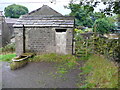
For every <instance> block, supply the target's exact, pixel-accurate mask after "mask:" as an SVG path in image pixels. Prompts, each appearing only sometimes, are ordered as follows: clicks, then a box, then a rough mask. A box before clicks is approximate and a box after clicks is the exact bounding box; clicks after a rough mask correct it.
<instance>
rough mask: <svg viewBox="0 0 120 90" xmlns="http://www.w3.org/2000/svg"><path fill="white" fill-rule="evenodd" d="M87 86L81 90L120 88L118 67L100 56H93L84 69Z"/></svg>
mask: <svg viewBox="0 0 120 90" xmlns="http://www.w3.org/2000/svg"><path fill="white" fill-rule="evenodd" d="M82 70H83V73H82V74H86V75H87V77H86V80H85V82H86V84H85V85H83V86H80V87H81V88H118V66H117V65H115V64H114V63H113V62H111V61H109V60H107V59H105V58H104V57H103V56H100V55H92V56H91V57H90V58H89V60H88V61H87V62H86V63H85V66H84V67H82Z"/></svg>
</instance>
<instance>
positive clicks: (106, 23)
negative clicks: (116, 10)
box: [93, 18, 115, 34]
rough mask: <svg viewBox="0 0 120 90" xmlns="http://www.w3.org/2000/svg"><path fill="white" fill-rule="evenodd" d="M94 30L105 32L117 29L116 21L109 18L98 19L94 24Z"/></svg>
mask: <svg viewBox="0 0 120 90" xmlns="http://www.w3.org/2000/svg"><path fill="white" fill-rule="evenodd" d="M93 27H94V28H93V30H94V31H96V32H98V33H101V34H104V33H108V32H110V31H112V30H113V29H115V25H114V23H112V22H110V19H109V18H102V19H97V20H96V21H95V23H94V25H93Z"/></svg>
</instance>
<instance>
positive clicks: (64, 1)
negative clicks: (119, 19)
mask: <svg viewBox="0 0 120 90" xmlns="http://www.w3.org/2000/svg"><path fill="white" fill-rule="evenodd" d="M52 1H53V3H51V2H52ZM54 1H56V2H54ZM76 1H77V0H76ZM78 1H79V0H78ZM69 2H70V0H21V1H20V0H0V11H4V8H5V7H7V6H9V5H11V4H19V5H23V6H25V7H27V8H28V10H29V12H31V11H33V10H36V9H38V8H40V7H42V6H43V5H48V6H50V7H51V8H53V9H54V10H56V11H58V12H59V13H61V14H63V15H67V14H69V13H70V10H69V9H65V8H64V6H65V5H68V4H69ZM76 3H77V2H76ZM104 7H105V6H103V5H99V6H98V8H96V9H95V10H96V11H98V10H99V8H104ZM3 13H4V12H3Z"/></svg>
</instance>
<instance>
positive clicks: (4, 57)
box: [0, 53, 16, 61]
mask: <svg viewBox="0 0 120 90" xmlns="http://www.w3.org/2000/svg"><path fill="white" fill-rule="evenodd" d="M15 56H16V54H14V53H12V54H5V55H0V61H10V60H11V59H12V58H14V57H15Z"/></svg>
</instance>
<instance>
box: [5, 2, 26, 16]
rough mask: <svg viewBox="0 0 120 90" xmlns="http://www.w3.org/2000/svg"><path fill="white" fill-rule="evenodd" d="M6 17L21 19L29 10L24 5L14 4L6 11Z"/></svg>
mask: <svg viewBox="0 0 120 90" xmlns="http://www.w3.org/2000/svg"><path fill="white" fill-rule="evenodd" d="M4 12H5V16H6V17H10V18H19V17H20V16H21V15H24V14H26V13H28V8H26V7H25V6H22V5H16V4H12V5H9V6H7V7H5V9H4Z"/></svg>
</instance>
